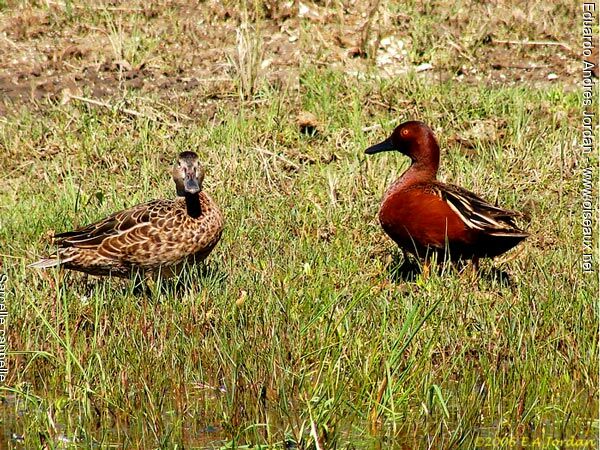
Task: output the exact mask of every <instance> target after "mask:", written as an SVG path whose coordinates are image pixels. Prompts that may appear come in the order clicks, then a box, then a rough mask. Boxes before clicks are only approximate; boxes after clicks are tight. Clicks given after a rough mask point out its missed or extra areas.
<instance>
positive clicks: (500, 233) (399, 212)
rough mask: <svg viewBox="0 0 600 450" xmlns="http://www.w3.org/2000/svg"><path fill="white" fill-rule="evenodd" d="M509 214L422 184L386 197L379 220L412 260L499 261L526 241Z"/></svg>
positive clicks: (459, 192)
mask: <svg viewBox="0 0 600 450" xmlns="http://www.w3.org/2000/svg"><path fill="white" fill-rule="evenodd" d="M513 215H514V213H513V212H512V211H508V210H503V209H501V208H497V207H494V206H492V205H490V204H489V203H487V202H486V201H485V200H483V199H481V198H479V197H477V196H476V195H475V194H473V193H470V192H468V191H466V190H464V189H462V188H458V187H456V186H452V185H445V184H442V183H439V182H427V183H416V184H413V185H411V186H408V187H404V188H401V189H397V190H394V191H392V192H389V193H388V194H387V195H386V197H385V198H384V201H383V202H382V205H381V209H380V211H379V221H380V223H381V226H382V227H383V229H384V231H385V232H386V233H387V234H388V236H390V238H391V239H392V240H394V241H395V242H396V243H397V244H398V246H400V247H401V248H402V249H404V250H406V251H408V252H410V253H413V254H416V255H417V256H421V257H423V256H426V254H427V253H431V252H436V253H441V254H443V256H445V257H449V258H450V259H463V258H465V259H469V258H473V257H494V256H498V255H500V254H502V253H504V252H506V251H508V250H510V249H511V248H512V247H514V246H516V245H517V244H518V243H519V242H521V241H522V240H523V239H525V238H526V237H527V233H524V232H522V231H521V230H519V229H518V228H516V227H515V226H514V223H513V222H512V219H513Z"/></svg>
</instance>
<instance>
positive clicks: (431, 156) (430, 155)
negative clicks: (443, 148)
mask: <svg viewBox="0 0 600 450" xmlns="http://www.w3.org/2000/svg"><path fill="white" fill-rule="evenodd" d="M390 150H397V151H399V152H401V153H403V154H405V155H406V156H408V157H409V158H410V159H411V160H412V161H413V163H418V164H423V165H426V166H428V167H429V168H430V169H433V170H434V171H437V168H438V166H439V161H440V148H439V146H438V143H437V141H436V139H435V136H434V134H433V131H431V128H429V127H428V126H427V125H425V124H424V123H423V122H419V121H416V120H413V121H410V122H404V123H402V124H400V125H398V126H397V127H396V129H395V130H394V131H393V133H392V135H391V136H390V137H388V138H387V139H386V140H385V141H382V142H380V143H379V144H375V145H373V146H372V147H369V148H368V149H367V150H366V151H365V153H366V154H368V155H372V154H374V153H379V152H385V151H390Z"/></svg>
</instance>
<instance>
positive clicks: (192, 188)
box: [183, 175, 200, 194]
mask: <svg viewBox="0 0 600 450" xmlns="http://www.w3.org/2000/svg"><path fill="white" fill-rule="evenodd" d="M183 188H184V189H185V192H187V193H189V194H197V193H198V192H200V185H199V184H198V179H197V178H196V177H192V176H189V175H188V176H186V177H185V181H184V183H183Z"/></svg>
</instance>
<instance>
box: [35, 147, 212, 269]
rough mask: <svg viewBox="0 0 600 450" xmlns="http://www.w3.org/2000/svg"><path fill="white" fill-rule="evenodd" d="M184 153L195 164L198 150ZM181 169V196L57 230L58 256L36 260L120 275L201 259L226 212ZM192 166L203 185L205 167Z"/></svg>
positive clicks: (43, 264) (46, 264)
mask: <svg viewBox="0 0 600 450" xmlns="http://www.w3.org/2000/svg"><path fill="white" fill-rule="evenodd" d="M186 154H188V155H187V156H188V157H190V155H189V154H191V155H192V156H191V159H192V162H191V163H189V164H197V161H196V158H197V157H196V156H195V154H193V153H191V152H186ZM182 155H185V154H182ZM182 155H180V161H181V156H182ZM186 164H188V163H186ZM186 167H187V166H186ZM190 167H192V166H191V165H190ZM177 170H178V167H176V168H175V173H174V178H175V182H176V183H177V185H178V191H179V192H180V194H183V196H181V197H178V198H176V199H174V200H153V201H151V202H148V203H143V204H140V205H137V206H134V207H132V208H129V209H126V210H123V211H120V212H117V213H115V214H112V215H110V216H108V217H107V218H105V219H103V220H101V221H99V222H96V223H93V224H91V225H88V226H86V227H83V228H80V229H77V230H75V231H69V232H66V233H59V234H57V235H56V236H55V237H54V238H55V239H54V243H55V244H56V246H57V248H58V255H57V257H56V258H48V259H43V260H41V261H38V262H37V263H34V264H32V266H33V267H38V268H46V267H52V266H58V265H61V266H63V267H65V268H67V269H72V270H78V271H81V272H86V273H89V274H92V275H113V276H119V277H129V276H131V274H132V273H133V272H137V271H141V272H144V273H151V274H153V273H158V272H160V273H161V274H162V275H163V276H171V275H173V274H174V273H177V272H178V271H179V269H180V268H181V266H182V265H183V264H185V263H192V264H193V263H197V262H200V261H202V260H203V259H204V258H206V257H207V256H208V254H209V253H210V252H211V251H212V249H213V248H214V247H215V245H216V244H217V242H218V241H219V239H220V237H221V232H222V230H223V216H222V214H221V211H220V210H219V207H218V206H217V205H216V203H215V202H214V201H213V200H212V198H211V197H210V196H209V195H208V194H206V193H205V192H202V191H200V186H199V185H198V184H196V187H197V191H196V189H194V188H192V189H191V191H192V192H185V189H183V183H181V182H179V181H181V180H179V179H178V177H177V176H176V172H177ZM194 170H197V171H198V174H199V175H200V176H199V178H200V180H199V181H200V185H201V181H202V179H203V176H204V172H203V170H202V169H201V167H196V168H195V169H194ZM194 174H195V172H194V173H191V174H188V180H187V182H189V183H191V185H193V181H194V179H193V178H194V176H195V175H194ZM190 179H191V181H190ZM193 191H196V192H193Z"/></svg>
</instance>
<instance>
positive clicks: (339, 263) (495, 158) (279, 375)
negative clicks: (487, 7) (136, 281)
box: [0, 67, 599, 448]
mask: <svg viewBox="0 0 600 450" xmlns="http://www.w3.org/2000/svg"><path fill="white" fill-rule="evenodd" d="M300 81H301V90H300V96H299V98H298V96H297V93H296V92H288V91H281V90H279V89H277V88H276V87H273V86H269V85H268V84H263V85H262V86H261V88H260V89H259V91H258V93H257V94H256V96H255V101H254V102H242V101H239V102H238V101H235V102H233V103H232V102H223V103H222V104H218V106H217V112H216V115H215V118H213V119H211V120H208V119H204V118H200V119H198V120H197V121H195V122H189V123H186V124H185V126H184V127H178V128H174V127H172V126H170V125H169V124H165V123H161V122H159V121H153V120H150V119H145V118H130V117H127V116H125V115H120V114H118V113H116V112H111V111H108V110H103V109H97V108H93V107H91V106H89V105H85V104H82V103H78V102H74V101H73V102H70V103H68V104H66V105H49V106H47V107H46V108H45V109H44V110H43V113H39V112H38V113H30V112H28V111H27V110H25V109H23V110H21V112H18V113H16V114H15V115H13V116H11V117H8V118H7V119H6V120H5V121H4V120H3V121H2V122H0V149H1V150H0V164H2V167H3V169H4V170H3V171H2V182H1V183H0V255H2V266H1V271H2V273H5V274H6V275H7V276H8V281H7V292H6V300H7V305H8V307H9V311H10V316H9V320H10V322H9V326H8V333H9V343H10V345H9V350H10V355H9V364H10V366H9V370H10V374H9V375H10V378H9V380H8V383H7V385H6V387H4V388H2V389H3V391H2V392H3V395H4V396H5V399H6V402H5V403H4V404H3V405H2V406H0V409H1V411H2V415H3V422H2V426H3V429H4V437H0V438H1V439H4V440H6V441H7V445H8V446H11V447H12V448H42V447H43V446H44V445H46V444H48V445H49V446H50V447H51V448H52V447H55V446H56V447H59V448H60V446H61V445H65V444H61V443H60V440H61V439H62V438H65V437H66V438H67V439H71V440H73V439H76V440H77V442H78V443H77V445H78V446H80V447H82V448H91V447H95V446H96V445H99V446H100V448H105V447H109V446H111V445H112V446H115V447H119V448H121V447H124V448H175V447H177V448H183V447H185V448H204V447H211V446H212V447H214V448H219V447H225V448H266V447H269V448H285V445H286V444H285V442H296V443H297V445H298V448H316V447H317V444H316V442H317V441H319V442H320V444H319V445H320V446H321V448H395V447H397V448H416V447H423V448H427V447H429V448H473V446H474V445H475V444H476V443H477V442H479V443H480V444H481V439H482V438H488V439H491V438H494V437H498V438H502V437H506V436H510V437H514V438H517V439H522V437H523V436H528V437H532V438H535V437H540V436H541V437H544V438H547V437H549V436H552V437H561V436H563V437H564V438H568V437H572V436H574V437H585V438H592V437H593V436H595V435H597V433H598V422H597V421H596V417H597V411H598V401H597V399H598V388H597V386H598V370H599V365H598V358H597V355H598V346H597V328H598V322H597V317H598V310H597V298H598V285H597V280H596V279H595V278H594V277H584V276H583V275H582V272H581V260H580V258H581V240H582V234H581V226H580V203H579V202H580V197H579V191H580V188H581V183H580V181H581V177H580V169H581V168H582V167H583V166H585V165H586V164H587V162H586V161H585V160H584V159H583V158H581V156H580V155H579V154H578V153H577V148H576V147H575V146H574V144H573V142H575V141H576V139H577V138H578V136H579V128H578V126H579V114H580V98H579V96H578V94H577V93H574V92H567V91H565V90H563V89H562V87H561V86H560V85H557V86H556V87H555V88H550V89H548V88H545V89H544V90H536V89H534V88H532V87H528V86H512V87H511V86H495V87H490V86H475V85H470V84H461V83H457V82H452V81H449V82H445V83H438V82H432V81H427V79H423V78H417V77H412V76H410V75H409V76H407V77H405V78H399V79H395V80H379V79H377V78H376V77H369V76H367V77H366V78H365V79H360V80H358V79H357V77H353V76H349V75H346V74H344V73H343V72H342V71H339V70H334V69H327V68H322V69H315V68H312V67H304V68H302V75H301V80H300ZM127 95H128V98H129V99H130V101H131V102H132V107H134V108H135V106H136V102H139V104H143V103H144V102H145V101H146V100H147V99H146V98H138V97H136V93H135V92H130V93H127ZM374 100H377V101H376V102H375V101H374ZM184 101H190V102H191V101H194V98H193V97H189V98H185V99H184ZM385 105H387V107H385ZM171 106H172V107H176V104H174V105H171ZM298 109H303V110H307V111H310V112H312V113H314V114H315V116H316V117H317V119H318V120H319V132H318V133H317V134H316V135H315V136H314V137H307V136H299V135H298V132H297V125H296V122H295V118H296V113H297V111H298ZM407 119H420V120H423V121H425V122H427V123H429V124H430V125H431V126H432V127H433V128H434V130H435V131H436V132H437V134H438V137H439V140H440V143H441V146H442V148H443V154H442V167H441V173H440V178H441V179H443V180H445V181H448V182H451V183H453V184H458V185H461V186H463V187H465V188H468V189H471V190H473V191H475V192H477V193H479V194H480V195H482V196H483V197H485V198H488V199H490V200H496V199H497V200H498V202H499V204H500V205H503V206H505V207H508V208H514V209H517V210H522V211H525V212H527V213H528V214H529V215H530V216H531V221H530V223H529V225H528V227H527V229H528V231H529V232H531V237H530V238H529V239H528V240H527V241H525V242H524V243H523V244H522V245H521V246H520V247H519V249H518V250H515V251H513V252H512V253H510V255H509V256H513V258H512V259H510V258H508V259H510V260H506V259H501V260H500V261H495V262H491V261H486V262H484V263H483V264H482V274H481V276H480V277H478V278H477V279H476V280H475V281H472V280H471V279H470V278H469V277H468V276H465V275H462V274H460V273H458V271H457V269H455V268H453V267H440V268H439V270H437V271H435V270H434V271H433V272H432V275H431V276H430V277H429V278H427V279H422V278H420V277H417V279H416V280H412V281H411V280H401V279H400V280H399V279H397V278H396V277H395V276H394V273H395V268H396V265H397V264H398V263H399V262H401V261H402V256H401V254H400V252H399V251H398V250H397V249H396V248H395V246H394V245H393V244H392V242H391V241H390V240H388V239H387V238H386V237H385V235H384V234H383V231H382V230H381V228H380V227H379V224H378V223H377V219H376V217H377V211H378V207H379V201H380V198H381V196H382V193H383V191H384V189H385V187H386V186H387V185H389V184H390V183H391V182H392V181H393V180H394V179H395V178H396V177H397V176H398V175H399V174H400V173H401V172H402V171H403V170H404V169H405V168H406V167H407V166H408V160H407V159H406V158H405V157H403V156H401V155H400V154H383V155H377V156H373V157H367V156H366V155H364V149H365V148H366V147H367V146H368V145H370V144H372V143H374V142H376V141H378V140H380V139H381V138H383V137H384V136H387V134H388V133H389V132H390V131H391V130H392V128H393V126H394V125H395V124H398V123H400V122H402V121H403V120H407ZM483 121H486V122H489V123H492V125H493V128H494V129H496V130H498V136H497V137H496V138H495V139H487V138H486V136H485V135H484V136H481V137H479V138H471V139H469V144H470V145H469V146H466V145H461V144H460V142H461V141H460V139H457V137H461V136H464V135H467V134H468V132H469V130H471V129H473V127H474V126H475V125H477V124H478V123H481V122H483ZM374 124H381V125H382V127H381V128H380V129H377V130H374V131H369V132H364V131H363V127H365V126H370V125H374ZM184 149H190V150H194V151H197V152H198V153H199V155H200V157H201V159H202V161H203V162H204V164H205V165H206V168H207V178H206V181H205V189H206V190H207V191H208V192H210V194H211V195H213V196H214V198H215V199H216V200H217V201H218V203H219V204H220V205H221V207H222V209H223V211H224V213H225V216H226V228H225V231H224V234H223V237H222V240H221V242H220V243H219V245H218V246H217V247H216V249H215V250H214V252H213V253H212V254H211V256H210V257H209V259H208V267H207V268H205V269H203V270H201V269H196V268H191V269H190V270H189V271H188V272H186V273H185V274H184V275H183V277H186V278H188V281H190V282H189V283H188V284H189V285H190V287H189V288H188V289H178V288H176V287H174V286H173V285H172V284H170V283H166V282H165V283H160V282H159V283H158V284H157V285H153V286H152V291H153V292H152V295H149V296H148V295H140V294H139V293H137V292H134V289H133V286H132V283H130V282H127V281H121V280H116V279H97V278H93V277H89V278H85V277H84V276H82V275H80V274H77V273H67V274H65V275H64V276H63V275H61V274H59V273H58V272H57V271H48V272H46V275H44V273H42V272H39V271H34V270H31V269H28V268H27V267H26V266H27V264H28V263H30V262H32V261H34V260H36V258H38V257H40V256H42V255H43V254H46V253H47V252H50V251H51V250H52V248H51V246H50V245H49V244H48V240H47V232H48V230H55V231H57V232H58V231H63V230H67V229H70V228H72V227H75V226H80V225H84V224H86V223H89V222H90V221H93V220H97V219H100V218H102V217H104V216H105V215H107V214H108V213H110V212H113V211H115V210H118V209H121V208H123V207H128V206H132V205H134V204H137V203H139V202H142V201H146V200H149V199H152V198H161V197H171V196H173V195H174V186H173V183H172V181H171V180H170V175H169V174H170V165H171V163H172V162H173V160H174V158H175V156H176V154H177V153H178V152H179V151H182V150H184ZM269 152H270V153H272V154H276V155H279V157H276V156H271V154H270V153H269ZM280 157H283V158H280ZM290 163H291V164H290ZM592 163H593V164H596V165H597V161H596V160H595V159H594V160H593V161H592ZM597 256H598V255H596V257H597ZM494 268H496V269H500V270H503V271H506V272H507V273H508V274H509V275H510V277H511V279H512V283H511V284H510V285H507V284H506V283H502V282H500V281H499V280H498V279H497V277H494V276H493V275H494V274H495V273H496V272H497V271H495V270H494ZM374 418H376V420H374ZM11 433H15V434H16V435H19V436H20V435H23V437H24V443H22V444H21V443H18V442H17V441H15V440H14V439H10V434H11ZM478 438H479V439H480V441H477V439H478ZM244 446H247V447H244ZM260 446H262V447H260ZM403 446H404V447H403ZM71 447H75V445H74V444H72V445H71Z"/></svg>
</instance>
